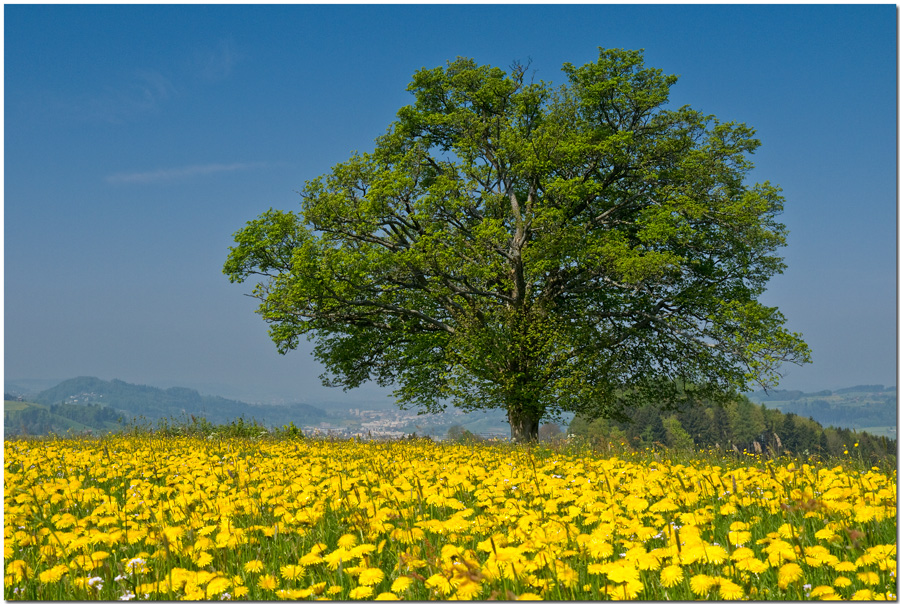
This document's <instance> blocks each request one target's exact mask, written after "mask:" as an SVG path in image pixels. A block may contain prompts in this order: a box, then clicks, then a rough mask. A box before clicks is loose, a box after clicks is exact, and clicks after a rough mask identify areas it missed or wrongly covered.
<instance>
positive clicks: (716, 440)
mask: <svg viewBox="0 0 900 604" xmlns="http://www.w3.org/2000/svg"><path fill="white" fill-rule="evenodd" d="M569 434H574V435H579V436H583V437H585V438H588V439H590V440H592V441H594V442H595V443H597V444H603V443H604V442H619V443H623V442H624V443H627V444H628V445H630V446H631V447H653V446H665V447H670V448H674V449H691V448H705V449H709V448H720V449H721V448H725V449H731V450H736V451H738V452H742V451H747V452H749V453H769V454H773V455H779V454H782V453H788V454H791V455H795V456H798V457H810V456H824V455H830V456H842V455H845V454H847V455H849V454H851V453H852V454H853V455H854V456H862V457H864V458H866V459H867V460H869V461H872V462H876V461H878V462H882V463H883V462H884V461H890V462H891V463H895V460H896V455H897V441H896V439H892V438H887V437H879V436H873V435H871V434H869V433H867V432H865V431H857V430H853V429H849V428H844V427H833V426H829V427H823V426H822V424H820V423H819V422H817V421H816V420H814V419H812V418H810V417H803V416H800V415H798V414H796V413H792V412H788V413H783V412H782V411H781V410H779V409H771V408H767V407H766V405H765V404H762V405H758V404H756V403H753V402H751V401H750V400H749V399H748V398H747V397H739V398H738V399H736V400H735V401H732V402H731V403H729V404H725V405H715V404H702V403H701V404H698V405H695V406H691V407H684V408H681V409H679V410H677V411H672V412H660V411H659V410H658V409H656V408H653V407H641V408H637V409H631V410H629V411H628V413H627V414H626V417H625V418H624V419H623V420H621V421H617V420H612V419H598V420H594V421H586V420H585V419H584V418H581V417H578V416H576V417H575V418H574V419H573V421H572V422H571V424H570V425H569Z"/></svg>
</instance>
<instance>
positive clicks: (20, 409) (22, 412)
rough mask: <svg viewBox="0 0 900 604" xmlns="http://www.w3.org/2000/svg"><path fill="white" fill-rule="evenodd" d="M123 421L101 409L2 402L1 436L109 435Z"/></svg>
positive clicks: (115, 413) (107, 408) (15, 401)
mask: <svg viewBox="0 0 900 604" xmlns="http://www.w3.org/2000/svg"><path fill="white" fill-rule="evenodd" d="M124 423H125V417H124V416H123V415H122V414H120V413H117V412H116V411H115V410H113V409H111V408H109V407H103V406H101V405H90V404H88V405H67V404H59V405H50V406H47V405H41V404H38V403H31V402H27V401H19V400H5V401H3V434H4V436H13V435H17V434H19V435H26V434H27V435H40V434H49V433H51V432H52V433H54V434H65V433H69V432H78V433H82V432H110V431H116V430H119V429H121V427H122V426H123V425H124Z"/></svg>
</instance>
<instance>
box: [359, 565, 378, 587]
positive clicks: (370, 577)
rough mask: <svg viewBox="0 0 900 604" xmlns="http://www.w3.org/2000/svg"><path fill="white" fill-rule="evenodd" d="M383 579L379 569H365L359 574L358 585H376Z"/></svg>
mask: <svg viewBox="0 0 900 604" xmlns="http://www.w3.org/2000/svg"><path fill="white" fill-rule="evenodd" d="M382 579H384V572H383V571H382V570H381V569H380V568H367V569H365V570H364V571H362V572H361V573H360V574H359V579H358V580H359V584H360V585H377V584H378V583H381V581H382Z"/></svg>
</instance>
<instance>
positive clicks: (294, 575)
mask: <svg viewBox="0 0 900 604" xmlns="http://www.w3.org/2000/svg"><path fill="white" fill-rule="evenodd" d="M305 572H306V569H305V568H303V567H302V566H300V565H299V564H286V565H285V566H282V567H281V576H282V577H283V578H285V579H299V578H301V577H303V575H304V573H305Z"/></svg>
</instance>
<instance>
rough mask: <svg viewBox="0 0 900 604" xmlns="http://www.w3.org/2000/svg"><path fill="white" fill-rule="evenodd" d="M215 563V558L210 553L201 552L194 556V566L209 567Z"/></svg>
mask: <svg viewBox="0 0 900 604" xmlns="http://www.w3.org/2000/svg"><path fill="white" fill-rule="evenodd" d="M212 561H213V557H212V556H211V555H210V554H209V552H199V553H197V554H196V556H194V564H196V565H197V566H200V567H203V566H209V565H210V564H211V563H212Z"/></svg>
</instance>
